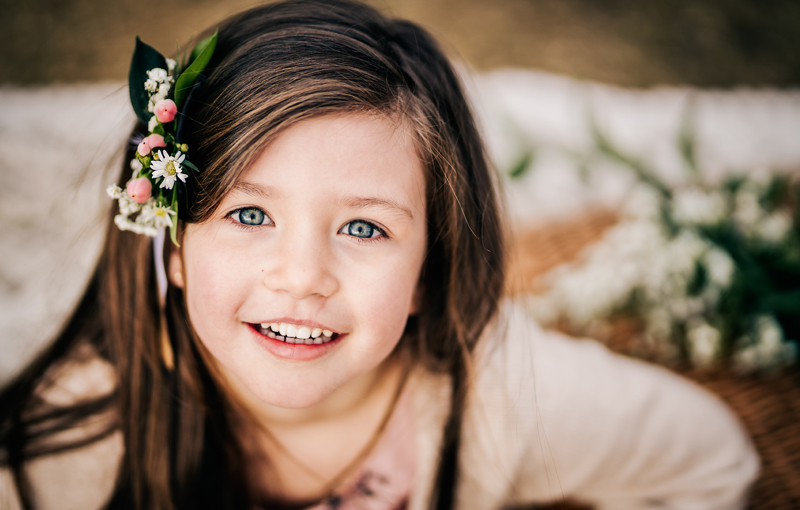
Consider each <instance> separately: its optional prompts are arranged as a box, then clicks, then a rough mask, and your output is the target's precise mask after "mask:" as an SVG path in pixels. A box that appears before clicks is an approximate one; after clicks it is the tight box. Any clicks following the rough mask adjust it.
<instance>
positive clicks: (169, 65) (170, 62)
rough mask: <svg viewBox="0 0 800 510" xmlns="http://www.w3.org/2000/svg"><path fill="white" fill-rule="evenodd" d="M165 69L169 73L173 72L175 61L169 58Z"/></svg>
mask: <svg viewBox="0 0 800 510" xmlns="http://www.w3.org/2000/svg"><path fill="white" fill-rule="evenodd" d="M167 69H169V72H170V73H171V72H172V71H174V70H175V61H174V60H172V59H171V58H168V59H167Z"/></svg>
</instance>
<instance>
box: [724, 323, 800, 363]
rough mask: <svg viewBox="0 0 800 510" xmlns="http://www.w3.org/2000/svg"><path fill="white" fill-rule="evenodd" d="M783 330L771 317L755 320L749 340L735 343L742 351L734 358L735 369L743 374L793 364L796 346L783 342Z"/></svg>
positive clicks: (744, 339) (742, 339)
mask: <svg viewBox="0 0 800 510" xmlns="http://www.w3.org/2000/svg"><path fill="white" fill-rule="evenodd" d="M783 340H784V336H783V329H782V328H781V325H780V324H778V321H776V320H775V318H774V317H773V316H771V315H761V316H759V317H757V318H756V327H755V328H754V332H753V333H752V334H751V335H750V337H749V338H741V339H739V341H738V342H737V344H738V345H739V346H742V349H741V350H739V351H738V352H737V353H736V354H735V356H734V363H735V364H736V367H737V368H738V369H739V370H741V371H743V372H750V371H753V370H756V369H759V368H777V367H780V366H782V365H789V364H791V363H794V361H795V360H796V359H797V354H798V353H797V344H795V343H791V342H784V341H783Z"/></svg>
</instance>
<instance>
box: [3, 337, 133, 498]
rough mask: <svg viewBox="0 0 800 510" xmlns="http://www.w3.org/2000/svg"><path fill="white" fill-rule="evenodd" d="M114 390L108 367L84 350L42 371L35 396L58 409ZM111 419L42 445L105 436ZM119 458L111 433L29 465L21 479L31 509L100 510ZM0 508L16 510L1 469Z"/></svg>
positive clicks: (98, 418)
mask: <svg viewBox="0 0 800 510" xmlns="http://www.w3.org/2000/svg"><path fill="white" fill-rule="evenodd" d="M115 384H116V377H115V375H114V370H113V367H112V366H111V365H110V364H109V363H108V362H107V361H105V360H103V359H102V358H101V357H100V356H98V355H97V354H96V353H95V352H94V351H91V350H89V349H85V350H79V352H77V353H76V355H75V356H73V357H71V358H70V359H69V361H68V362H65V363H62V364H60V365H57V366H54V367H53V368H52V369H51V370H50V371H48V373H46V374H45V378H44V380H43V382H42V384H41V385H40V387H39V390H38V392H37V396H38V397H40V398H41V399H42V400H43V401H44V403H45V405H48V406H54V407H59V408H64V407H69V406H71V405H74V404H78V403H80V402H83V401H87V400H91V399H95V398H98V397H102V396H104V395H107V394H109V393H111V392H112V391H113V389H114V386H115ZM115 419H116V417H115V415H114V414H113V411H112V412H107V413H101V414H95V415H92V416H90V417H88V418H86V419H84V420H82V421H80V422H79V423H78V425H77V426H75V427H71V428H68V429H66V430H63V431H59V432H57V433H55V434H53V435H52V437H50V438H48V444H55V445H61V444H69V443H75V442H81V441H82V440H86V439H88V438H91V437H93V436H96V435H97V434H98V433H100V432H101V431H103V430H108V428H109V426H111V425H113V423H115ZM51 442H52V443H51ZM122 455H123V440H122V434H121V432H120V431H119V430H117V429H114V430H112V432H111V433H110V434H106V435H104V436H103V437H102V438H101V439H99V440H97V441H92V442H89V443H88V444H87V445H85V446H81V447H79V448H74V449H67V450H64V451H62V452H60V453H55V454H48V455H43V456H41V457H37V458H35V459H33V460H31V461H29V462H28V463H27V464H26V465H25V473H26V475H27V477H28V479H29V481H30V484H31V487H32V491H33V498H34V501H35V504H36V508H39V509H45V510H46V509H50V508H53V509H56V508H57V509H59V510H64V509H76V510H77V509H81V510H84V509H95V508H101V507H102V506H103V505H104V504H105V503H106V502H107V500H108V498H109V497H110V496H111V493H112V491H113V489H114V486H115V483H116V478H117V471H118V469H119V463H120V460H121V458H122ZM0 507H2V508H19V502H18V501H17V495H16V489H15V485H14V483H13V480H12V476H11V473H10V472H9V470H8V469H5V468H0Z"/></svg>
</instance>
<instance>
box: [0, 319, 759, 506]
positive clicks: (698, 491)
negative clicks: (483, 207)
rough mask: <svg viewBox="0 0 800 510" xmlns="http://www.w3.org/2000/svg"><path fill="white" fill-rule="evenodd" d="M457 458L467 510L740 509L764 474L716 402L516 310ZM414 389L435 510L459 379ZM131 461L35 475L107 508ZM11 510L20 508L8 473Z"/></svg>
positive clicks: (34, 469) (60, 492)
mask: <svg viewBox="0 0 800 510" xmlns="http://www.w3.org/2000/svg"><path fill="white" fill-rule="evenodd" d="M474 373H475V379H474V381H473V386H472V392H471V394H470V398H469V402H468V406H467V409H466V411H465V415H464V422H463V433H462V436H463V437H462V443H461V449H460V453H459V463H460V483H459V486H458V490H457V508H458V509H459V510H473V509H474V510H489V509H499V508H503V507H506V506H514V505H524V504H530V503H546V502H553V501H559V500H561V499H562V498H570V499H574V500H578V501H582V502H586V503H590V504H593V505H595V507H596V508H597V509H598V510H605V509H614V510H628V509H631V510H632V509H637V510H638V509H649V508H653V509H656V508H658V509H680V510H693V509H697V510H723V509H736V508H742V507H743V506H744V504H745V498H746V495H747V489H748V487H749V485H750V484H751V483H752V482H753V480H754V479H755V477H756V475H757V474H758V468H759V461H758V456H757V454H756V452H755V450H754V448H753V445H752V443H751V441H750V439H749V438H748V436H747V434H746V433H745V431H744V430H743V429H742V427H741V425H740V423H739V421H738V420H737V419H736V417H735V416H734V415H733V414H732V413H731V412H730V411H729V410H728V409H727V408H726V407H725V405H724V404H723V403H722V402H721V401H720V400H719V399H717V398H716V397H715V396H713V395H711V394H709V393H708V392H706V391H705V390H703V389H702V388H700V387H698V386H696V385H694V384H692V383H690V382H688V381H686V380H684V379H681V378H679V377H677V376H675V375H673V374H672V373H670V372H668V371H667V370H664V369H662V368H659V367H656V366H652V365H648V364H646V363H643V362H640V361H636V360H632V359H628V358H625V357H622V356H619V355H616V354H613V353H611V352H609V351H608V350H607V349H606V348H605V347H603V346H602V345H600V344H598V343H596V342H593V341H590V340H574V339H569V338H566V337H564V336H561V335H558V334H554V333H551V332H545V331H542V330H541V329H540V328H539V327H538V326H537V325H536V324H535V323H534V322H532V321H531V320H530V319H528V318H527V316H526V314H525V312H524V311H522V310H521V309H520V308H517V307H514V306H511V305H507V306H505V307H504V308H503V311H502V313H501V316H500V317H499V318H498V320H497V321H496V322H495V323H494V324H493V325H491V326H490V327H489V328H487V332H486V333H485V337H484V339H483V340H482V342H481V344H480V348H479V349H478V352H477V354H476V356H475V367H474ZM112 380H113V374H112V373H111V370H110V367H108V366H107V365H106V364H104V363H103V362H101V361H99V360H97V359H95V360H93V361H90V362H87V363H84V364H82V365H78V366H76V367H75V368H73V369H72V370H70V371H69V372H68V373H66V374H63V375H62V376H61V377H60V378H59V380H58V384H57V385H56V386H55V387H54V388H53V398H58V399H68V398H69V397H70V396H72V397H73V398H74V397H76V396H80V395H87V394H89V393H100V392H102V391H106V390H107V389H108V386H109V384H110V381H112ZM410 385H411V386H410V388H409V390H410V391H411V392H412V393H411V394H412V399H413V400H412V401H413V406H414V411H415V420H416V423H415V430H416V437H417V462H418V466H417V471H416V483H415V485H414V489H413V491H412V494H411V497H410V504H409V510H423V509H425V508H427V504H428V501H429V499H430V494H431V490H432V484H433V479H434V474H435V470H436V466H437V462H438V455H439V450H440V442H441V437H442V430H443V427H444V422H445V419H446V414H447V410H448V409H449V404H448V403H449V399H450V395H449V393H450V385H449V380H448V377H447V376H441V375H433V374H430V373H427V372H425V371H423V370H417V371H416V372H415V373H414V374H413V375H412V378H411V380H410ZM121 455H122V438H121V436H120V434H115V435H113V436H111V437H109V438H107V439H105V440H103V441H100V442H98V443H96V444H94V445H92V446H90V447H88V448H84V449H81V450H79V451H74V452H69V453H65V454H61V455H55V456H52V457H47V458H43V459H39V460H36V461H34V462H31V464H30V465H29V473H30V476H31V479H32V480H33V484H34V490H35V497H36V501H37V503H38V506H39V508H41V509H44V510H47V509H51V508H52V509H58V510H69V509H76V510H86V509H94V508H101V507H102V505H103V504H104V503H105V501H107V499H108V497H109V495H110V494H111V491H112V490H113V484H114V478H115V476H116V471H117V469H118V464H119V459H120V458H121ZM0 508H3V509H6V508H8V509H16V508H19V506H18V502H17V500H16V496H15V495H14V493H13V491H12V490H11V479H10V476H9V474H8V472H7V471H0Z"/></svg>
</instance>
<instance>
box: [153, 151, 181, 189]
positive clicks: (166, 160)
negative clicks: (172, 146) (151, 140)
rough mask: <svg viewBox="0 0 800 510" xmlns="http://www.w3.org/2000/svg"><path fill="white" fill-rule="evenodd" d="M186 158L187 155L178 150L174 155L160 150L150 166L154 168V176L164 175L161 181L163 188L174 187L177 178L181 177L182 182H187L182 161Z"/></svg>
mask: <svg viewBox="0 0 800 510" xmlns="http://www.w3.org/2000/svg"><path fill="white" fill-rule="evenodd" d="M184 159H186V155H184V154H181V153H180V151H178V152H177V153H176V154H175V155H174V156H170V155H169V154H167V153H166V151H158V159H157V160H154V161H153V162H152V163H150V168H152V169H153V177H154V178H155V177H163V178H164V180H163V181H161V186H160V187H161V188H167V189H172V186H174V185H175V180H176V179H180V180H181V182H186V174H185V173H183V169H182V168H181V163H183V160H184Z"/></svg>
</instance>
